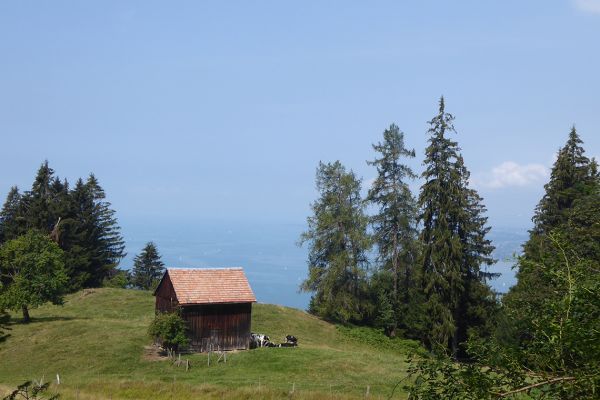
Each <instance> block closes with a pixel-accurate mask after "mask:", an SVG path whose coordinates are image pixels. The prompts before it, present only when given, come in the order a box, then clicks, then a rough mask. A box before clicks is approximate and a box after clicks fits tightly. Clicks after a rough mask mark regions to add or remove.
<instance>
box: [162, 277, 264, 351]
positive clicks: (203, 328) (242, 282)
mask: <svg viewBox="0 0 600 400" xmlns="http://www.w3.org/2000/svg"><path fill="white" fill-rule="evenodd" d="M154 295H155V296H156V310H157V311H161V312H171V311H174V310H176V309H177V308H181V316H182V317H183V319H185V320H186V321H187V322H188V326H189V336H190V340H191V341H190V345H191V348H192V349H193V350H195V351H201V352H202V351H208V350H209V349H210V348H212V349H213V350H217V349H220V350H236V349H247V348H248V347H249V340H250V323H251V315H252V303H254V302H256V297H255V296H254V293H253V292H252V289H251V288H250V284H249V283H248V279H246V275H244V270H243V269H241V268H223V269H171V268H170V269H167V271H166V272H165V274H164V275H163V277H162V279H161V281H160V283H159V284H158V287H157V288H156V290H155V291H154Z"/></svg>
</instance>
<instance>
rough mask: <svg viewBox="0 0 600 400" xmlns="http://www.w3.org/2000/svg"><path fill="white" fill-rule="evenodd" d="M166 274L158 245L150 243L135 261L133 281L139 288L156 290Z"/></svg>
mask: <svg viewBox="0 0 600 400" xmlns="http://www.w3.org/2000/svg"><path fill="white" fill-rule="evenodd" d="M164 272H165V265H164V263H163V262H162V261H161V258H160V254H159V253H158V249H157V248H156V245H155V244H154V243H152V242H148V243H147V244H146V246H145V247H144V248H143V249H142V252H141V253H140V254H138V255H137V256H135V259H134V260H133V271H132V277H131V281H132V283H133V285H134V286H135V287H137V288H140V289H143V290H151V289H155V288H156V287H157V285H158V282H159V281H160V278H161V277H162V276H163V274H164Z"/></svg>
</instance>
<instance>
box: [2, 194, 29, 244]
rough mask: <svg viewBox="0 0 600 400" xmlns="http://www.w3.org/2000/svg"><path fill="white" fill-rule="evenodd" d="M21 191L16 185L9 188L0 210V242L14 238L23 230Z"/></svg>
mask: <svg viewBox="0 0 600 400" xmlns="http://www.w3.org/2000/svg"><path fill="white" fill-rule="evenodd" d="M22 211H23V210H22V205H21V193H19V189H18V188H17V187H16V186H13V187H11V188H10V191H9V192H8V195H7V196H6V201H5V202H4V206H2V210H1V211H0V244H1V243H3V242H6V241H9V240H11V239H14V238H16V237H17V236H19V235H20V234H21V233H23V232H24V218H23V217H22Z"/></svg>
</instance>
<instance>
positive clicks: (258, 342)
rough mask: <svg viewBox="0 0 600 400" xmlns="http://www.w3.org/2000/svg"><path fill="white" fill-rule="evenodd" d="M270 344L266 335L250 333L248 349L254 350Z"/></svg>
mask: <svg viewBox="0 0 600 400" xmlns="http://www.w3.org/2000/svg"><path fill="white" fill-rule="evenodd" d="M268 343H271V342H270V339H269V337H268V336H267V335H263V334H262V333H251V334H250V348H251V349H255V348H257V347H267V344H268Z"/></svg>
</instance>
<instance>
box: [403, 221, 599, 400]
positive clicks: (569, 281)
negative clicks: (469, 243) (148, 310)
mask: <svg viewBox="0 0 600 400" xmlns="http://www.w3.org/2000/svg"><path fill="white" fill-rule="evenodd" d="M548 238H549V240H550V243H548V244H547V245H548V246H549V250H550V251H549V254H550V256H549V257H547V258H545V259H544V261H543V262H536V261H531V260H528V259H527V258H525V257H522V258H521V259H520V260H519V262H520V263H521V264H522V267H523V268H527V269H532V270H535V271H536V274H537V275H539V276H540V280H541V281H544V282H548V283H549V284H550V285H551V286H552V287H553V290H552V291H549V292H546V293H545V296H543V300H540V299H539V298H538V297H536V298H535V299H534V302H532V301H530V299H529V298H528V297H512V298H510V299H509V300H508V301H507V303H506V314H507V317H508V319H509V321H510V322H512V325H513V326H514V328H513V332H515V333H516V334H518V335H520V338H521V341H520V343H519V344H518V346H515V347H511V346H507V345H506V343H504V342H502V341H499V340H497V338H493V339H488V340H481V339H475V338H473V339H471V340H470V341H469V342H468V348H467V352H468V354H470V355H471V357H472V358H473V359H475V360H477V361H476V362H473V363H469V364H461V363H456V362H453V361H452V360H450V359H449V358H445V357H437V358H425V359H422V360H421V361H419V362H417V363H416V364H414V365H413V367H412V368H411V371H410V372H411V373H412V374H413V375H416V376H417V378H416V380H415V385H414V386H413V387H412V389H411V390H412V392H411V396H413V397H414V398H417V399H434V398H448V399H450V398H465V399H495V398H498V397H502V396H500V394H504V395H506V396H508V394H510V393H515V394H516V393H521V394H527V396H528V397H527V398H533V399H547V398H548V399H596V398H597V396H598V387H600V329H599V328H600V279H599V278H600V276H599V273H600V272H599V271H600V268H599V267H600V263H599V262H598V260H590V259H584V258H581V257H580V256H579V254H577V252H575V251H574V248H573V246H572V244H570V243H569V242H568V241H567V240H565V238H564V237H563V236H562V235H561V234H560V233H557V232H551V233H549V234H548ZM554 254H556V255H557V257H554V256H553V255H554Z"/></svg>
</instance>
